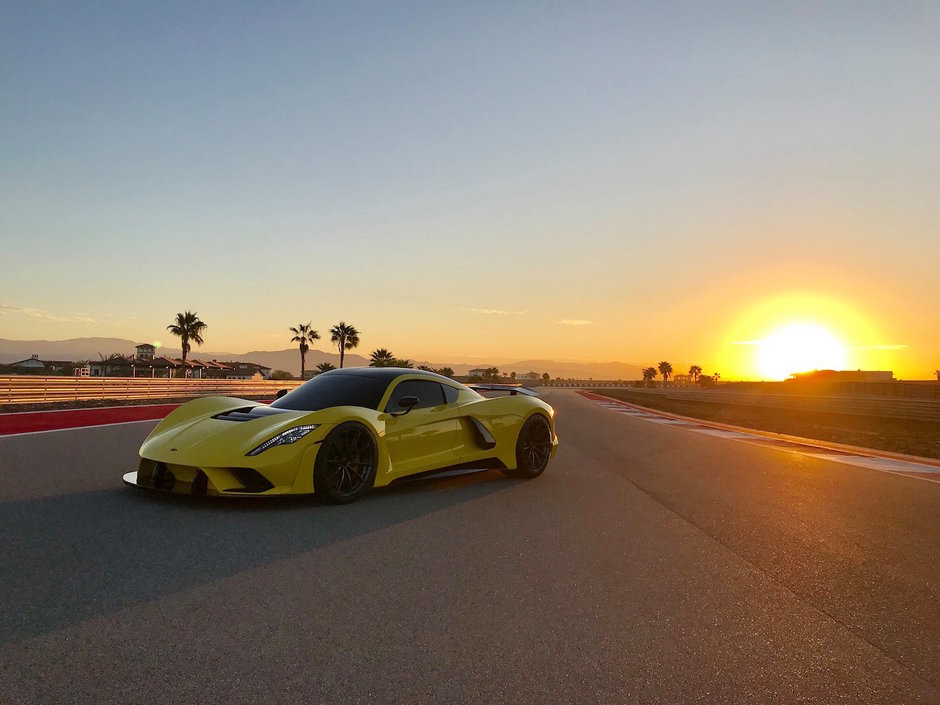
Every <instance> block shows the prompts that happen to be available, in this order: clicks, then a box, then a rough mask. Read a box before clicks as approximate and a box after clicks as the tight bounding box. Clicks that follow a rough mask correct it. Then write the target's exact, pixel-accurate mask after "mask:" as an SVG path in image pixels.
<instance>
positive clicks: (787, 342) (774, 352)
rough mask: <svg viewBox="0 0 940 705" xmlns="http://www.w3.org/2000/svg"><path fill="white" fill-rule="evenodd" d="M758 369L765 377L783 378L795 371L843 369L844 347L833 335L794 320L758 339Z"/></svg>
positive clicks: (769, 378) (817, 327)
mask: <svg viewBox="0 0 940 705" xmlns="http://www.w3.org/2000/svg"><path fill="white" fill-rule="evenodd" d="M757 350H758V352H757V359H758V368H759V369H760V373H761V375H762V376H763V377H764V378H765V379H768V380H776V379H785V378H786V377H788V376H789V375H791V374H793V373H794V372H806V371H809V370H842V369H845V367H846V362H847V360H846V357H847V356H846V348H845V344H844V343H842V341H840V340H839V339H838V338H836V336H834V335H833V334H832V333H830V332H829V331H827V330H825V329H824V328H821V327H820V326H817V325H813V324H808V323H794V324H791V325H787V326H784V327H782V328H778V329H777V330H775V331H774V332H773V333H772V334H771V335H769V336H768V337H767V338H765V339H763V340H760V341H757Z"/></svg>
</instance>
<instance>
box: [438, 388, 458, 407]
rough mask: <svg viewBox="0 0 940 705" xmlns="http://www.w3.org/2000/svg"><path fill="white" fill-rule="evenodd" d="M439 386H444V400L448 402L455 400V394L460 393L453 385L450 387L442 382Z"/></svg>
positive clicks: (451, 402)
mask: <svg viewBox="0 0 940 705" xmlns="http://www.w3.org/2000/svg"><path fill="white" fill-rule="evenodd" d="M441 386H442V387H443V388H444V400H445V401H446V402H447V403H448V404H453V403H454V402H455V401H457V395H458V394H460V392H458V391H457V390H456V389H455V388H454V387H451V386H450V385H449V384H442V385H441Z"/></svg>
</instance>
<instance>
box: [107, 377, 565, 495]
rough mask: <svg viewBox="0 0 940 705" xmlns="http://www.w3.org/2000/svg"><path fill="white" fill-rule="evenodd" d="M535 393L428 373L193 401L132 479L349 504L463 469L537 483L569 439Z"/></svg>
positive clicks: (193, 490)
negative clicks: (422, 477) (562, 440)
mask: <svg viewBox="0 0 940 705" xmlns="http://www.w3.org/2000/svg"><path fill="white" fill-rule="evenodd" d="M480 391H483V392H487V393H490V394H497V395H496V396H490V397H484V396H482V395H481V394H480V393H479V392H480ZM498 393H501V394H498ZM536 397H537V395H536V393H535V392H533V391H532V390H530V389H526V388H524V387H515V386H510V385H479V386H475V387H468V386H465V385H463V384H460V383H459V382H455V381H454V380H452V379H449V378H447V377H443V376H441V375H438V374H435V373H433V372H423V371H421V370H412V369H402V368H388V367H386V368H373V367H365V368H347V369H341V370H334V371H331V372H326V373H324V374H321V375H319V376H317V377H314V378H313V379H311V380H310V381H309V382H306V383H305V384H303V385H301V386H300V387H297V388H296V389H294V390H293V391H292V392H290V393H288V394H284V395H283V396H280V397H279V398H278V399H277V400H276V401H274V402H273V403H272V404H261V403H258V402H251V401H246V400H244V399H235V398H232V397H205V398H202V399H195V400H193V401H190V402H187V403H186V404H183V405H182V406H180V407H179V408H178V409H176V410H175V411H173V412H171V413H170V414H169V415H168V416H167V417H166V418H165V419H163V421H161V422H160V423H159V425H158V426H157V427H156V428H155V429H154V430H153V432H152V433H151V434H150V436H149V437H148V438H147V440H146V441H144V444H143V445H142V446H141V447H140V464H139V466H138V469H137V471H136V472H130V473H127V474H126V475H125V476H124V481H125V482H126V483H128V484H131V485H136V486H138V487H146V488H150V489H156V490H164V491H168V492H174V493H179V494H192V495H235V496H245V495H255V496H270V495H281V494H308V493H315V494H316V495H317V497H319V498H321V499H322V500H323V501H325V502H331V503H334V504H342V503H346V502H351V501H353V500H354V499H356V498H357V497H359V496H360V495H361V494H363V493H364V492H366V491H367V490H368V489H369V488H371V487H373V486H375V487H382V486H384V485H388V484H389V483H391V482H394V481H395V480H399V479H402V478H405V477H412V476H414V475H418V474H425V473H427V474H430V473H434V472H439V471H442V470H450V469H455V468H461V467H463V468H491V467H498V468H501V469H502V470H503V471H504V472H506V473H507V474H508V475H512V476H514V477H537V476H538V475H540V474H541V473H542V471H543V470H544V469H545V466H546V465H547V464H548V459H549V458H550V457H551V456H553V455H554V454H555V451H556V450H557V448H558V438H557V437H556V435H555V422H554V415H555V411H554V409H552V407H551V406H549V405H548V404H546V403H545V402H543V401H542V400H540V399H538V398H536Z"/></svg>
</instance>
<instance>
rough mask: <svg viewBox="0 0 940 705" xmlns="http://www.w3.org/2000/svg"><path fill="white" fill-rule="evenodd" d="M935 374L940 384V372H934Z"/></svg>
mask: <svg viewBox="0 0 940 705" xmlns="http://www.w3.org/2000/svg"><path fill="white" fill-rule="evenodd" d="M933 373H934V374H935V375H936V377H937V381H938V382H940V370H934V371H933Z"/></svg>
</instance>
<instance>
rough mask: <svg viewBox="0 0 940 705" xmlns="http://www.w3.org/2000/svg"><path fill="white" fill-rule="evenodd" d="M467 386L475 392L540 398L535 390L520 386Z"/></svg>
mask: <svg viewBox="0 0 940 705" xmlns="http://www.w3.org/2000/svg"><path fill="white" fill-rule="evenodd" d="M467 386H468V387H470V389H472V390H473V391H475V392H509V396H511V397H512V396H515V395H516V394H524V395H525V396H527V397H537V396H539V393H538V392H536V391H535V390H532V389H529V388H528V387H523V386H522V385H520V384H468V385H467Z"/></svg>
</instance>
